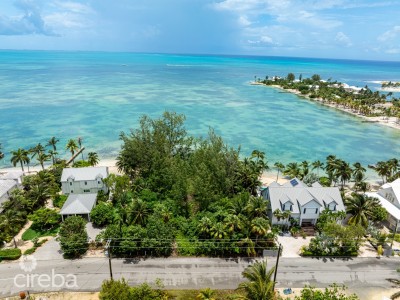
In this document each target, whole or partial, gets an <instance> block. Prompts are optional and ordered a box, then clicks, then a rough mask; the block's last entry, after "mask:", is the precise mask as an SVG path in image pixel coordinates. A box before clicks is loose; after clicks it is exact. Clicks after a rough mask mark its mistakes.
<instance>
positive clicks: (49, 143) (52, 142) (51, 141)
mask: <svg viewBox="0 0 400 300" xmlns="http://www.w3.org/2000/svg"><path fill="white" fill-rule="evenodd" d="M59 141H60V140H59V139H58V138H56V137H55V136H53V137H52V138H51V139H49V140H48V141H47V144H46V147H47V146H50V147H52V148H53V151H57V143H58V142H59Z"/></svg>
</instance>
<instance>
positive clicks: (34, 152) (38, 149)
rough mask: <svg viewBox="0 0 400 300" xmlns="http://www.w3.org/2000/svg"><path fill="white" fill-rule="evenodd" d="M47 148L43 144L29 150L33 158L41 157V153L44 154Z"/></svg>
mask: <svg viewBox="0 0 400 300" xmlns="http://www.w3.org/2000/svg"><path fill="white" fill-rule="evenodd" d="M44 150H45V148H44V147H43V145H42V144H41V143H39V144H37V145H36V146H34V147H32V148H30V149H29V153H31V154H32V156H31V158H34V157H35V156H37V155H39V154H40V153H42V152H44Z"/></svg>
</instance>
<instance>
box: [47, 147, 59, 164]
mask: <svg viewBox="0 0 400 300" xmlns="http://www.w3.org/2000/svg"><path fill="white" fill-rule="evenodd" d="M48 152H49V155H50V157H51V160H52V161H53V165H54V164H55V163H56V157H57V154H58V152H57V151H55V150H53V149H50V150H49V151H48Z"/></svg>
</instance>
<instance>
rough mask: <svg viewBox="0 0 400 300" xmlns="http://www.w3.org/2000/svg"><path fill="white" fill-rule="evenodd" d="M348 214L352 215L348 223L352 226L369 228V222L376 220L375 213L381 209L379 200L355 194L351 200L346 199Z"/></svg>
mask: <svg viewBox="0 0 400 300" xmlns="http://www.w3.org/2000/svg"><path fill="white" fill-rule="evenodd" d="M345 204H346V212H347V213H348V214H350V215H351V217H350V218H349V221H348V223H349V224H352V225H362V226H363V227H364V228H367V226H368V220H373V219H374V211H375V210H376V209H377V208H378V207H381V205H380V203H379V200H378V199H376V198H372V197H368V196H366V195H360V194H356V193H353V194H352V196H351V197H350V198H346V199H345Z"/></svg>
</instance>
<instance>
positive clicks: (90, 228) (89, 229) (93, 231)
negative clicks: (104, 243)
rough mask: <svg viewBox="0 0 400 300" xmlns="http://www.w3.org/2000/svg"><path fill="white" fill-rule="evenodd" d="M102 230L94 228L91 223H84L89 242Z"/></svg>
mask: <svg viewBox="0 0 400 300" xmlns="http://www.w3.org/2000/svg"><path fill="white" fill-rule="evenodd" d="M102 230H103V228H98V227H94V226H93V223H92V222H88V223H86V232H87V234H88V236H89V240H92V241H94V240H95V239H96V236H97V235H98V234H99V233H100V232H101V231H102Z"/></svg>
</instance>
